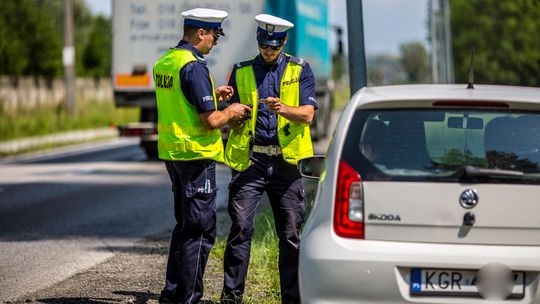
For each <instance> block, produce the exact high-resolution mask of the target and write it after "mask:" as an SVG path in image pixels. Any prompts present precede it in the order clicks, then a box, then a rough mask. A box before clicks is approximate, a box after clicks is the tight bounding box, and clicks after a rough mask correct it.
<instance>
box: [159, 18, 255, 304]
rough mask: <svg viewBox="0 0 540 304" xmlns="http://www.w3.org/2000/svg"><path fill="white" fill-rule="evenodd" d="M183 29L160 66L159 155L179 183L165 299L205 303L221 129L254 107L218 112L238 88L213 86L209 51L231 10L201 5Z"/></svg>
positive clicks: (161, 299) (174, 186)
mask: <svg viewBox="0 0 540 304" xmlns="http://www.w3.org/2000/svg"><path fill="white" fill-rule="evenodd" d="M182 16H183V17H184V18H185V20H184V35H183V38H182V40H181V41H180V42H179V43H178V45H177V46H176V47H175V48H171V49H169V50H168V51H167V52H166V53H165V54H164V55H163V56H162V57H161V58H160V59H158V60H157V61H156V63H155V65H154V82H155V88H156V98H157V106H158V134H159V137H158V153H159V158H160V159H163V160H165V166H166V168H167V172H168V173H169V177H170V179H171V182H172V190H173V193H174V216H175V218H176V226H175V227H174V230H173V233H172V239H171V247H170V250H169V260H168V263H167V274H166V285H165V288H164V289H163V291H162V292H161V295H160V297H159V302H160V303H199V301H200V299H201V298H202V295H203V281H202V278H203V273H204V269H205V266H206V262H207V260H208V254H209V252H210V250H211V248H212V246H213V244H214V240H215V236H216V214H215V207H216V205H215V197H216V176H215V174H216V164H215V162H216V161H223V143H222V140H221V133H220V131H219V128H220V127H221V126H223V125H224V124H226V123H228V122H230V121H234V120H235V119H236V120H238V119H242V117H243V116H244V115H245V111H248V112H249V111H250V109H249V107H247V106H243V105H240V104H235V105H231V106H230V107H228V108H226V109H225V110H223V111H217V110H216V109H217V104H216V101H217V100H227V99H229V98H230V97H231V95H232V93H233V91H232V88H231V87H228V86H223V87H219V88H217V89H215V90H214V84H213V81H212V77H211V76H210V74H209V71H208V68H207V67H206V62H205V60H204V56H203V55H205V54H208V53H209V52H210V50H211V49H212V47H213V46H214V45H216V43H217V40H218V38H219V36H220V35H224V33H223V30H222V28H221V22H222V21H223V20H224V19H225V18H226V17H227V12H225V11H219V10H211V9H202V8H197V9H193V10H189V11H185V12H183V13H182Z"/></svg>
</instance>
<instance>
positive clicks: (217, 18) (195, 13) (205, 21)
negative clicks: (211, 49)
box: [181, 8, 229, 35]
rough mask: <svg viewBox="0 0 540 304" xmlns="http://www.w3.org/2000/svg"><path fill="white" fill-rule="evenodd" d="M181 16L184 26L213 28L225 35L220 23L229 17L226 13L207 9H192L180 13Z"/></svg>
mask: <svg viewBox="0 0 540 304" xmlns="http://www.w3.org/2000/svg"><path fill="white" fill-rule="evenodd" d="M181 15H182V17H184V18H185V19H184V24H188V25H191V26H195V27H201V28H214V29H217V30H218V32H219V34H221V35H225V34H224V33H223V29H222V28H221V23H222V22H223V20H225V18H227V16H228V15H229V14H228V13H227V12H226V11H222V10H215V9H209V8H194V9H191V10H188V11H184V12H182V14H181Z"/></svg>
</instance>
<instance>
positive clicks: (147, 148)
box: [141, 141, 159, 160]
mask: <svg viewBox="0 0 540 304" xmlns="http://www.w3.org/2000/svg"><path fill="white" fill-rule="evenodd" d="M141 148H143V150H144V152H145V153H146V156H147V157H148V159H149V160H157V159H158V158H159V157H158V149H157V141H141Z"/></svg>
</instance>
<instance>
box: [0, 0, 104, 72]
mask: <svg viewBox="0 0 540 304" xmlns="http://www.w3.org/2000/svg"><path fill="white" fill-rule="evenodd" d="M73 9H74V12H73V15H74V27H75V37H74V38H75V41H74V42H75V60H76V62H75V70H76V74H77V76H85V77H95V78H99V77H108V76H109V75H110V70H111V20H110V19H109V18H106V17H103V16H92V15H91V13H90V10H89V9H88V7H87V6H86V4H85V2H84V1H83V0H75V1H74V8H73ZM0 37H2V38H1V39H0V62H2V64H0V75H7V76H10V77H13V78H15V79H16V78H17V77H22V76H33V77H43V78H45V79H54V78H57V77H61V76H62V75H63V65H62V49H63V41H64V39H63V5H62V1H61V0H17V1H0Z"/></svg>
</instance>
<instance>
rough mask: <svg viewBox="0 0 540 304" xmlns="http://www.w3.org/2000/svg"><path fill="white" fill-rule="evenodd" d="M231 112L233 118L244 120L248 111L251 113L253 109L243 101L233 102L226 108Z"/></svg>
mask: <svg viewBox="0 0 540 304" xmlns="http://www.w3.org/2000/svg"><path fill="white" fill-rule="evenodd" d="M225 110H226V111H228V112H229V114H230V115H229V117H230V119H231V120H243V119H244V116H245V115H246V113H250V112H251V109H250V108H249V107H248V106H246V105H243V104H241V103H237V102H235V103H233V104H231V105H230V106H228V107H227V109H225Z"/></svg>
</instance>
